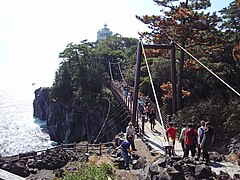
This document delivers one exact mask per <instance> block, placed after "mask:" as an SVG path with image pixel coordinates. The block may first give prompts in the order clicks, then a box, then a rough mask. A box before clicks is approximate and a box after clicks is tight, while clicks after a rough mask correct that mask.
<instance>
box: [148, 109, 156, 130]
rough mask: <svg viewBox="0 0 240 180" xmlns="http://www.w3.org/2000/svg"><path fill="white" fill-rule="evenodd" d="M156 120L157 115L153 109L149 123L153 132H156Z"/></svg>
mask: <svg viewBox="0 0 240 180" xmlns="http://www.w3.org/2000/svg"><path fill="white" fill-rule="evenodd" d="M155 119H156V114H155V112H154V109H153V108H152V109H151V111H150V113H149V122H150V124H151V130H152V131H153V130H154V126H155V124H156V122H155Z"/></svg>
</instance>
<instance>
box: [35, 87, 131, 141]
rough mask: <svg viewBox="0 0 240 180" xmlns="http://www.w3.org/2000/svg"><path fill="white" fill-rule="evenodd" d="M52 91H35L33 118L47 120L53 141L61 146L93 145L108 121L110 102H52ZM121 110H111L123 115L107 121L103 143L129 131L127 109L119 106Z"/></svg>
mask: <svg viewBox="0 0 240 180" xmlns="http://www.w3.org/2000/svg"><path fill="white" fill-rule="evenodd" d="M50 91H51V89H50V88H39V89H37V90H36V91H35V99H34V102H33V107H34V114H33V115H34V117H37V118H39V119H41V120H46V122H47V123H46V124H47V128H48V132H49V135H50V137H51V139H52V140H54V141H57V142H59V143H71V142H80V141H89V142H93V141H94V140H95V139H96V137H97V135H98V133H99V132H100V130H101V128H102V125H103V124H104V122H105V120H106V116H107V113H108V110H109V101H108V100H106V98H99V99H98V100H95V102H94V103H93V102H92V103H89V104H86V103H80V102H79V101H78V100H76V99H69V100H68V102H60V101H56V100H54V99H51V97H50ZM116 99H117V98H116V97H114V98H113V101H117V100H116ZM118 101H119V100H118ZM118 104H119V102H118ZM119 108H120V109H117V111H116V112H112V111H111V113H115V114H116V113H118V112H121V114H119V115H118V116H117V118H115V117H114V116H113V114H111V117H113V118H112V119H109V120H108V121H107V123H106V127H107V128H105V129H103V132H102V134H101V137H99V139H98V140H99V142H106V141H112V140H113V138H114V136H115V135H116V134H117V133H119V132H121V131H125V128H126V126H127V123H128V119H127V118H126V117H127V113H126V112H127V111H126V109H124V106H119ZM109 117H110V116H109ZM121 119H125V121H122V123H120V124H119V121H120V122H121ZM114 127H118V128H114ZM109 129H111V131H109Z"/></svg>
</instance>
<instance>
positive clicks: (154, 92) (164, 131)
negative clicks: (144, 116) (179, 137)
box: [141, 42, 166, 137]
mask: <svg viewBox="0 0 240 180" xmlns="http://www.w3.org/2000/svg"><path fill="white" fill-rule="evenodd" d="M141 46H142V49H143V56H144V59H145V62H146V66H147V70H148V74H149V77H150V82H151V86H152V90H153V95H154V98H155V101H156V105H157V109H158V113H159V116H160V120H161V125H160V127H161V128H162V131H163V132H162V133H163V135H164V137H166V130H165V129H164V124H163V118H162V114H161V111H160V107H159V104H158V100H157V95H156V91H155V88H154V85H153V80H152V76H151V72H150V68H149V65H148V62H147V57H146V54H145V50H144V46H143V43H142V42H141Z"/></svg>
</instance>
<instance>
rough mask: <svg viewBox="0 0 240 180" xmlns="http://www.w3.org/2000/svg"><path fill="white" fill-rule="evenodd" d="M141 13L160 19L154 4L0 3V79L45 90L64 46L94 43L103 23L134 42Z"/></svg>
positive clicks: (134, 0) (215, 1)
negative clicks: (24, 82) (43, 86)
mask: <svg viewBox="0 0 240 180" xmlns="http://www.w3.org/2000/svg"><path fill="white" fill-rule="evenodd" d="M219 1H220V0H212V5H213V6H212V8H211V9H210V10H211V11H214V10H215V11H218V10H220V9H222V8H223V7H226V6H228V5H229V3H230V2H232V1H228V0H221V3H219ZM145 14H148V15H152V14H155V15H157V14H159V7H158V6H157V5H155V4H154V2H153V0H101V1H99V0H92V1H84V0H0V78H1V79H3V78H4V79H8V78H9V81H11V80H15V79H16V74H17V75H18V76H17V78H19V79H22V80H26V79H28V80H29V81H31V82H42V83H43V84H44V83H46V85H50V84H51V83H52V81H53V78H54V73H55V70H56V69H57V68H58V65H59V62H60V59H58V54H59V52H61V51H63V50H64V48H65V47H66V45H67V44H68V43H70V42H74V43H79V42H80V41H81V40H83V39H88V40H89V41H96V37H97V31H98V30H99V29H101V28H103V25H104V24H105V23H107V25H108V28H110V29H111V31H113V33H119V34H121V35H122V36H126V37H135V38H138V31H140V32H141V31H144V30H146V26H145V25H144V24H143V23H141V22H140V21H138V20H137V19H136V18H135V15H145ZM1 79H0V80H1ZM18 82H21V81H18Z"/></svg>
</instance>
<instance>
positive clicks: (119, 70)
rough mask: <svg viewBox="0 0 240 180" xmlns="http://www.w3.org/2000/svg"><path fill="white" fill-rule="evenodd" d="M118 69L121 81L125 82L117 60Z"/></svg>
mask: <svg viewBox="0 0 240 180" xmlns="http://www.w3.org/2000/svg"><path fill="white" fill-rule="evenodd" d="M118 70H119V72H120V75H121V78H122V80H123V82H124V83H126V81H125V79H124V77H123V74H122V71H121V68H120V65H119V62H118Z"/></svg>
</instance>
